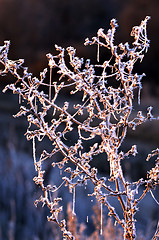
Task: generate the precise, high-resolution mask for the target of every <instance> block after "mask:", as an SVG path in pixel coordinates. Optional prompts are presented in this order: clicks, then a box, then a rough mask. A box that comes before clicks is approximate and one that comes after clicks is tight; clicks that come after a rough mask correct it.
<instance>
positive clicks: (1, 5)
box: [0, 0, 159, 240]
mask: <svg viewBox="0 0 159 240" xmlns="http://www.w3.org/2000/svg"><path fill="white" fill-rule="evenodd" d="M158 12H159V2H158V0H151V1H149V0H133V1H130V0H67V1H66V0H25V1H22V0H0V44H1V45H3V41H4V40H10V41H11V47H10V52H9V58H10V59H13V60H15V59H19V58H24V59H25V64H24V66H28V67H29V71H30V72H32V73H33V75H34V76H37V77H38V76H39V72H40V71H42V70H43V69H44V68H45V67H47V60H46V57H45V55H46V54H47V53H49V52H51V53H53V54H56V53H55V49H54V45H55V44H58V45H61V46H62V47H67V46H70V45H71V46H73V47H75V48H76V49H77V55H78V56H80V57H84V59H86V58H90V59H91V60H92V62H95V60H96V50H97V49H96V47H85V46H84V45H83V43H84V40H85V38H87V37H89V38H91V37H93V36H96V32H97V30H98V29H99V28H104V29H105V30H106V31H107V29H108V28H109V23H110V20H111V19H112V18H116V19H117V21H118V24H119V28H118V29H117V32H116V42H117V43H119V42H127V41H132V40H131V38H130V32H131V28H132V27H133V26H135V25H138V24H139V23H140V22H141V20H142V19H144V18H145V16H146V15H149V16H151V20H150V21H149V23H148V38H149V39H150V40H151V47H150V49H149V50H148V53H147V54H146V55H145V58H144V60H143V62H142V63H141V64H137V65H136V69H135V70H136V71H137V72H138V73H142V72H145V73H146V77H145V78H144V84H143V91H142V95H141V96H142V99H141V106H136V109H137V110H143V111H146V108H147V107H148V106H149V105H152V106H154V112H153V113H154V115H157V114H158V115H159V107H158V103H159V81H158V66H159V57H158V56H159V44H158V42H159V34H158V32H159V15H158ZM102 57H103V55H101V61H102ZM10 81H11V80H10V78H7V79H5V78H0V133H1V134H0V189H1V192H0V239H2V240H5V239H9V240H13V239H16V240H19V239H22V238H23V240H24V239H26V240H32V239H33V240H37V239H40V240H43V239H47V240H48V239H55V238H54V237H53V232H54V234H55V232H56V229H55V228H54V229H53V227H52V225H50V224H49V223H47V221H46V214H47V212H45V211H44V209H41V208H38V209H35V208H34V205H33V202H34V200H35V199H36V198H37V195H38V196H39V195H40V193H39V189H37V188H36V187H35V186H34V183H33V181H32V178H33V177H34V174H35V173H34V166H33V162H32V159H31V155H32V146H31V143H28V142H26V140H25V137H24V136H23V135H24V133H25V131H26V127H27V123H26V121H25V119H24V118H22V119H13V118H12V114H15V113H16V112H17V111H18V104H17V102H18V101H17V97H16V96H13V95H12V94H10V93H7V94H2V92H1V90H2V89H3V87H4V85H5V84H6V83H9V82H10ZM158 126H159V125H158V123H157V122H152V123H148V124H146V125H144V126H141V127H139V128H138V129H137V132H136V133H133V132H129V134H128V139H127V143H125V144H124V145H123V150H124V151H127V150H128V149H129V148H130V147H131V145H133V144H138V151H139V154H138V157H137V158H135V159H130V161H127V162H126V163H125V166H124V167H125V173H126V175H127V176H128V178H130V179H133V180H136V179H138V178H139V177H145V171H146V170H148V169H149V168H150V167H151V163H150V165H148V164H147V165H146V164H145V162H144V161H145V157H146V156H147V154H148V153H149V152H151V150H153V149H155V148H156V147H158V146H159V127H158ZM136 139H137V140H136ZM41 149H42V146H39V152H40V150H41ZM103 165H104V164H103V162H102V161H101V162H100V163H99V164H98V165H97V166H96V167H97V168H98V169H99V172H100V173H101V174H107V168H105V167H103ZM51 173H52V172H51V170H50V172H48V178H54V177H53V174H51ZM54 176H56V179H57V182H58V180H59V181H60V179H58V177H57V176H58V174H57V173H54ZM52 181H53V182H54V183H55V180H54V179H53V180H52ZM83 194H84V193H83ZM156 198H157V199H158V200H159V194H158V195H157V196H156ZM68 199H69V200H71V196H69V197H68ZM144 207H145V208H144V209H146V212H145V215H144V214H143V215H142V216H139V220H140V222H141V223H140V224H141V228H143V225H146V224H148V223H149V222H148V218H149V219H150V221H151V222H152V221H156V220H157V219H158V215H159V211H158V206H157V205H156V203H155V202H154V200H153V199H152V198H151V196H149V198H148V199H147V200H146V203H145V206H144ZM87 208H88V209H89V206H83V205H82V206H80V209H79V210H77V211H79V215H80V213H81V216H80V219H79V220H80V221H85V220H86V216H85V211H86V209H87ZM146 214H147V215H146ZM140 224H139V225H140ZM139 227H140V226H139ZM91 230H92V226H91V223H90V231H91ZM90 231H88V233H89V232H90ZM59 239H60V238H59Z"/></svg>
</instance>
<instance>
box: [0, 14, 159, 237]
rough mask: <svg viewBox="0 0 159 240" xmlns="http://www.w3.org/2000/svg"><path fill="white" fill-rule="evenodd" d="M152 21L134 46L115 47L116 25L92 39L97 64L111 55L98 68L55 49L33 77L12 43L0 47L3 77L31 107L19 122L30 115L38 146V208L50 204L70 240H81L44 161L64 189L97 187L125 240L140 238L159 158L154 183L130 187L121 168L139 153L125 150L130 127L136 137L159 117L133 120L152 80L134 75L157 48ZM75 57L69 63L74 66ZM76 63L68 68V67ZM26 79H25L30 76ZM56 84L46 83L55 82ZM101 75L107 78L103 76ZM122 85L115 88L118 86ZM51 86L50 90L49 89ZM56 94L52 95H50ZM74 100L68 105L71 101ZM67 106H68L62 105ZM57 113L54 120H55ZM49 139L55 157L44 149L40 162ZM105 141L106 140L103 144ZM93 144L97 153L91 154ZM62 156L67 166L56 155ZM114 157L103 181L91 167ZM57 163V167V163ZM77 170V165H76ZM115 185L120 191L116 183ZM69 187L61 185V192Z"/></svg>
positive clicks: (30, 134) (136, 30)
mask: <svg viewBox="0 0 159 240" xmlns="http://www.w3.org/2000/svg"><path fill="white" fill-rule="evenodd" d="M149 18H150V17H146V18H145V19H144V20H143V21H142V22H141V24H140V25H139V26H135V27H133V29H132V32H131V36H132V37H133V38H134V42H133V44H132V45H131V46H130V45H129V43H124V44H123V43H121V44H119V45H115V43H114V42H115V32H116V28H117V27H118V24H117V21H116V20H115V19H112V20H111V23H110V25H111V28H110V29H109V30H108V31H107V33H105V32H104V30H103V29H99V30H98V32H97V37H93V38H92V40H89V39H88V38H87V39H86V40H85V45H94V44H96V45H97V49H98V53H97V61H98V62H99V58H100V49H101V48H103V47H104V48H106V49H108V50H109V51H110V53H111V57H110V58H108V59H106V60H105V61H104V62H103V63H98V64H96V65H93V64H91V61H90V60H89V59H87V60H86V61H84V59H83V58H79V57H77V56H76V50H75V49H74V48H73V47H68V48H67V49H66V50H65V49H64V48H62V47H60V46H57V45H55V48H56V50H57V55H55V56H54V55H52V54H51V53H49V54H47V59H48V66H49V70H50V71H48V70H47V69H44V71H43V72H41V73H40V77H39V78H37V77H32V74H31V73H29V72H28V69H27V68H26V67H23V63H24V60H22V59H19V60H17V61H12V60H9V59H8V51H9V45H10V42H9V41H5V42H4V46H1V47H0V63H1V64H2V65H3V66H4V69H2V70H1V71H0V75H2V76H4V75H7V73H10V74H12V75H13V76H14V77H15V79H16V82H15V83H14V84H10V85H7V86H6V87H5V89H4V90H3V92H5V91H6V90H7V89H9V90H12V91H13V93H14V94H18V95H19V96H20V98H22V99H23V102H22V103H21V106H20V111H19V112H18V113H17V114H16V115H15V117H20V116H22V115H25V116H26V117H27V120H28V123H29V126H28V129H27V132H26V137H27V140H32V141H33V149H34V151H33V157H34V164H35V169H36V172H37V176H35V177H34V181H35V184H37V185H39V186H41V189H42V192H43V195H42V196H41V197H40V199H38V200H37V201H36V202H35V204H36V205H37V204H38V203H39V202H42V203H43V205H47V207H48V208H49V209H50V213H51V216H50V217H48V220H49V221H53V222H56V223H57V224H58V226H59V227H60V228H61V231H62V232H63V238H64V239H74V237H73V235H72V233H71V232H69V231H67V227H66V222H65V220H64V219H63V220H59V214H60V213H61V212H62V210H63V209H62V206H59V203H60V201H61V198H54V199H53V196H52V193H53V192H54V191H56V190H58V189H59V187H57V186H51V185H46V186H45V184H44V180H45V179H44V173H45V169H44V168H43V167H44V164H43V163H44V161H47V160H48V159H51V160H52V166H53V167H56V166H57V167H58V168H59V169H63V173H64V174H65V175H63V177H62V179H63V182H62V185H63V184H64V183H65V186H66V187H67V186H68V187H69V190H70V191H72V190H74V189H75V187H76V186H84V185H86V184H87V182H88V181H91V182H92V184H93V186H94V191H93V193H90V196H95V198H96V199H97V200H98V201H99V202H100V203H101V204H104V205H106V206H107V207H108V210H109V215H110V216H113V217H114V218H115V219H116V221H117V222H118V223H119V224H120V225H121V226H122V227H123V229H124V239H131V240H132V239H135V238H136V227H135V221H136V219H135V214H136V212H137V211H138V207H137V206H138V204H139V202H140V201H141V200H142V199H143V198H144V196H145V195H146V194H147V192H149V191H151V189H155V187H156V186H157V185H158V183H159V160H158V159H159V157H158V154H159V151H158V149H156V150H154V151H153V152H152V153H151V154H149V156H148V158H147V160H149V159H150V158H151V157H154V156H156V164H155V166H154V168H152V169H151V170H150V171H149V172H148V173H147V179H145V180H144V179H139V180H138V181H137V182H127V181H126V179H125V177H124V174H123V169H122V166H121V162H122V161H123V159H124V158H126V157H128V156H130V155H133V156H134V157H135V156H136V154H137V147H136V145H133V146H132V147H131V149H130V150H129V151H128V152H127V153H124V152H122V151H120V150H119V148H120V146H121V145H122V142H123V141H124V139H125V137H126V134H127V130H128V128H131V129H132V130H136V127H137V126H138V125H140V124H143V123H145V122H146V121H149V120H152V119H155V118H154V117H153V115H152V107H149V108H148V109H147V113H146V114H145V115H144V114H143V113H142V112H141V111H139V112H138V113H137V116H136V117H135V118H133V119H132V117H131V113H132V109H133V104H134V101H135V93H134V92H135V90H136V89H137V90H138V104H140V91H141V89H142V78H143V76H145V74H141V75H139V74H137V73H134V64H135V63H136V62H137V61H140V62H141V61H142V59H143V57H144V54H145V52H147V50H148V47H149V42H150V41H149V40H148V38H147V30H146V26H147V21H148V20H149ZM68 58H69V60H68ZM67 60H68V61H67ZM53 71H55V72H56V76H58V81H56V82H55V81H53ZM22 72H23V73H22ZM47 72H49V81H47V82H45V79H47V78H48V73H47ZM99 72H100V74H99ZM112 78H113V79H114V80H115V81H116V86H112V83H111V79H112ZM48 82H49V83H48ZM42 87H45V88H48V91H47V92H45V90H44V89H43V90H42ZM66 89H68V90H67V91H68V92H69V94H70V95H69V96H70V97H71V96H72V95H74V98H75V99H76V95H77V96H78V99H79V102H78V104H74V105H73V107H72V106H71V103H70V102H69V101H65V102H63V103H62V104H61V103H60V101H59V98H60V97H61V96H62V95H63V92H65V91H66ZM66 100H67V99H66ZM61 102H62V101H61ZM50 112H51V113H52V114H51V115H50ZM71 132H72V134H75V136H76V140H75V141H74V142H73V141H72V143H71V145H70V139H69V136H70V135H69V134H70V133H71ZM44 138H48V139H49V140H50V142H51V144H52V151H51V152H50V153H49V152H48V151H47V150H44V151H43V152H42V153H41V156H40V158H39V159H37V158H36V155H35V147H36V146H35V140H36V139H37V140H38V141H43V139H44ZM97 139H98V140H97ZM89 141H94V143H93V144H90V147H89V150H88V149H87V150H86V148H85V145H86V144H89ZM57 153H58V154H59V153H61V157H60V160H59V161H57V160H56V158H54V156H55V155H56V154H57ZM102 153H105V154H106V161H105V164H109V166H110V176H109V178H108V179H107V178H106V177H102V178H99V176H98V171H97V169H96V168H94V167H91V161H92V159H94V157H95V156H100V154H102ZM54 159H55V160H54ZM70 162H71V163H72V164H73V166H74V167H73V166H72V164H71V165H70V164H69V163H70ZM110 181H111V182H113V183H114V188H112V187H110V186H109V182H110ZM141 185H142V186H144V187H145V188H144V190H143V192H142V194H141V196H139V197H138V198H136V195H137V194H138V189H139V187H140V186H141ZM60 186H61V185H60ZM112 196H113V197H114V198H117V199H118V200H119V203H120V205H121V209H122V211H123V216H122V219H120V217H119V215H118V213H117V211H116V209H115V207H114V206H112V205H111V204H110V201H109V199H110V197H112Z"/></svg>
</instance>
